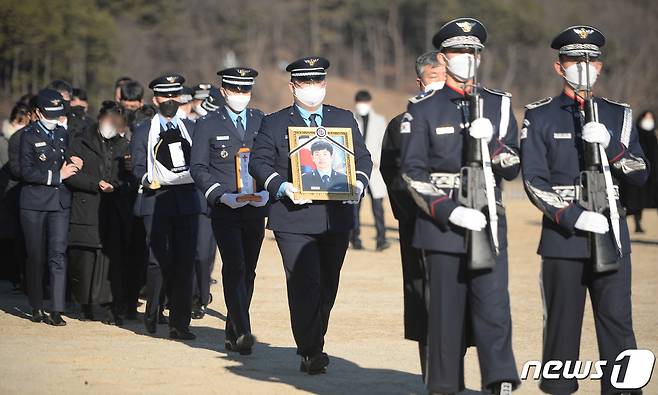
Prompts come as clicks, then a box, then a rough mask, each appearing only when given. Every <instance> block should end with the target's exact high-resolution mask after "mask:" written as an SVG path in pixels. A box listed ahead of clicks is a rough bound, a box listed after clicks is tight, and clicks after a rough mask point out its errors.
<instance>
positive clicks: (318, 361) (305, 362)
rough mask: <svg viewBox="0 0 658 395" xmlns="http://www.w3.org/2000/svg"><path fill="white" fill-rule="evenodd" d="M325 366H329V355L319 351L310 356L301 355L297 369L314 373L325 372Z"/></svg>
mask: <svg viewBox="0 0 658 395" xmlns="http://www.w3.org/2000/svg"><path fill="white" fill-rule="evenodd" d="M327 366H329V356H328V355H327V353H324V352H321V353H319V354H316V355H314V356H312V357H302V362H301V364H300V365H299V370H300V371H302V372H305V373H308V374H310V375H314V374H320V373H327Z"/></svg>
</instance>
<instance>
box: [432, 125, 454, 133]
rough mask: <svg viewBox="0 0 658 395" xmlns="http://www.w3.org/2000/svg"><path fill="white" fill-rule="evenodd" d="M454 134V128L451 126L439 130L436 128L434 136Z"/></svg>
mask: <svg viewBox="0 0 658 395" xmlns="http://www.w3.org/2000/svg"><path fill="white" fill-rule="evenodd" d="M452 133H455V128H454V127H452V126H444V127H441V128H436V134H452Z"/></svg>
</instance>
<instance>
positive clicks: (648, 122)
mask: <svg viewBox="0 0 658 395" xmlns="http://www.w3.org/2000/svg"><path fill="white" fill-rule="evenodd" d="M654 126H656V125H655V122H654V121H653V119H651V118H644V119H643V120H641V121H640V128H642V130H653V128H654Z"/></svg>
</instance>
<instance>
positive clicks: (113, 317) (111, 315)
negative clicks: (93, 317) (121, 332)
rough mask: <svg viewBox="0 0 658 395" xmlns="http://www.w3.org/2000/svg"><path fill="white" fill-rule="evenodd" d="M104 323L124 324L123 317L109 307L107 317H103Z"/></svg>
mask: <svg viewBox="0 0 658 395" xmlns="http://www.w3.org/2000/svg"><path fill="white" fill-rule="evenodd" d="M102 322H103V324H106V325H116V326H121V325H123V318H121V316H120V315H117V314H116V313H115V312H114V311H113V310H112V309H107V312H106V315H105V318H104V319H103V321H102Z"/></svg>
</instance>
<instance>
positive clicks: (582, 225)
mask: <svg viewBox="0 0 658 395" xmlns="http://www.w3.org/2000/svg"><path fill="white" fill-rule="evenodd" d="M575 226H576V229H580V230H584V231H585V232H594V233H600V234H604V233H608V230H609V229H610V228H609V225H608V219H607V218H606V217H605V215H603V214H599V213H595V212H594V211H583V212H582V213H581V214H580V215H579V216H578V219H577V220H576V224H575Z"/></svg>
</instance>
